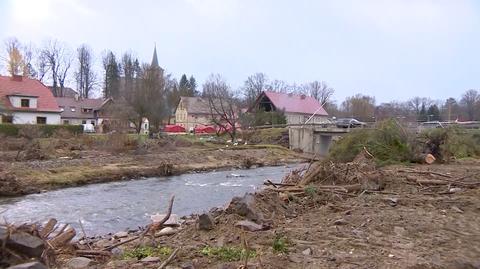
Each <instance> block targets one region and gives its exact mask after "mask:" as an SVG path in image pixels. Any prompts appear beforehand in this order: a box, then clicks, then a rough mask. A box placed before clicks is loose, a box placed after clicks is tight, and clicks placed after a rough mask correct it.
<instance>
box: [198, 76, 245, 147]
mask: <svg viewBox="0 0 480 269" xmlns="http://www.w3.org/2000/svg"><path fill="white" fill-rule="evenodd" d="M203 95H204V96H205V97H206V98H207V99H208V104H209V107H210V113H211V117H212V119H211V120H212V122H213V123H214V124H215V125H217V126H218V127H220V129H222V130H224V131H225V132H227V133H228V135H229V136H230V138H231V139H232V141H235V139H236V136H237V128H236V124H237V119H238V111H237V106H236V98H235V94H234V92H233V91H232V90H231V88H230V86H229V85H228V84H227V82H226V81H225V80H224V79H223V78H222V76H220V75H218V74H217V75H213V74H212V75H210V77H209V78H208V79H207V81H205V83H204V84H203Z"/></svg>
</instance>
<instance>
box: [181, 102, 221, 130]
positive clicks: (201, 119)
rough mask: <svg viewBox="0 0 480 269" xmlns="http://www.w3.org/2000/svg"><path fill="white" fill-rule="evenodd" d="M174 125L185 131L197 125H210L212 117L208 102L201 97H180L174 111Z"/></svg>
mask: <svg viewBox="0 0 480 269" xmlns="http://www.w3.org/2000/svg"><path fill="white" fill-rule="evenodd" d="M175 124H177V125H180V126H182V127H184V128H185V130H187V131H192V130H193V129H194V128H195V127H196V126H198V125H211V124H212V115H211V111H210V106H209V104H208V100H207V99H204V98H202V97H185V96H182V97H180V101H179V102H178V105H177V109H176V110H175Z"/></svg>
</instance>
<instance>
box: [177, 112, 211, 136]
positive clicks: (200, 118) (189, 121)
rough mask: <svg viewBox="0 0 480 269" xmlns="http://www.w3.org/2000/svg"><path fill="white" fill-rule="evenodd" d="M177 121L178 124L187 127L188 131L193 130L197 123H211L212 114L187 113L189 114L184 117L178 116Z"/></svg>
mask: <svg viewBox="0 0 480 269" xmlns="http://www.w3.org/2000/svg"><path fill="white" fill-rule="evenodd" d="M175 122H176V124H177V125H180V126H182V127H184V128H185V130H186V131H187V132H188V131H190V130H193V129H194V128H195V126H197V125H211V124H212V121H211V118H210V116H207V115H203V114H201V115H200V114H194V115H192V114H187V116H186V117H185V119H184V118H182V117H180V118H179V117H176V119H175Z"/></svg>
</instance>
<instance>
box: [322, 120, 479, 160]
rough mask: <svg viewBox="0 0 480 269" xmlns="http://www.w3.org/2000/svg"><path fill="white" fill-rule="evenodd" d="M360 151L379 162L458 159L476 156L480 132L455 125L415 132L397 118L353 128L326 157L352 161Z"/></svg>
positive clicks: (477, 154)
mask: <svg viewBox="0 0 480 269" xmlns="http://www.w3.org/2000/svg"><path fill="white" fill-rule="evenodd" d="M363 150H367V151H368V152H369V153H370V154H371V155H372V157H373V159H374V160H375V162H376V163H377V164H379V165H388V164H392V163H432V162H433V161H435V160H436V161H437V162H440V163H448V162H450V161H452V160H455V159H459V158H465V157H479V156H480V133H478V131H476V130H464V129H459V128H455V127H449V128H439V129H430V130H425V131H423V132H421V133H417V132H416V131H413V130H411V129H408V128H406V127H405V126H403V125H402V124H401V123H399V122H398V121H396V120H386V121H383V122H380V123H378V127H377V128H375V129H359V130H353V131H352V132H351V133H349V135H347V136H345V137H343V138H341V139H340V140H339V141H337V142H336V143H335V144H334V145H333V146H332V148H331V150H330V153H329V157H328V158H329V159H330V160H332V161H334V162H351V161H353V160H354V159H355V157H356V156H357V155H358V154H359V153H360V152H361V151H363ZM429 154H430V156H429ZM431 156H433V157H434V159H433V160H432V159H431Z"/></svg>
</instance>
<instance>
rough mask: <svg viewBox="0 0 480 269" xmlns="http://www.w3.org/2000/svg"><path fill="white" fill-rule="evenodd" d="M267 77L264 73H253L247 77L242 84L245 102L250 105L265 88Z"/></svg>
mask: <svg viewBox="0 0 480 269" xmlns="http://www.w3.org/2000/svg"><path fill="white" fill-rule="evenodd" d="M267 84H268V79H267V76H266V75H265V74H264V73H255V74H253V75H251V76H249V77H248V78H247V80H245V82H244V84H243V92H244V95H245V99H246V103H247V105H248V106H251V105H252V104H253V103H254V102H255V100H256V99H257V97H258V96H259V95H260V94H261V93H262V92H263V91H264V90H266V89H267Z"/></svg>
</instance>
